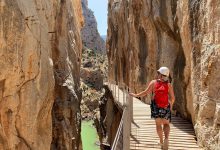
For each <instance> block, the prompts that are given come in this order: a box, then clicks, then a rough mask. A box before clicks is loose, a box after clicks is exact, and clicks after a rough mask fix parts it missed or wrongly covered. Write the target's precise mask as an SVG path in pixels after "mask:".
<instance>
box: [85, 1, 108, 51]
mask: <svg viewBox="0 0 220 150" xmlns="http://www.w3.org/2000/svg"><path fill="white" fill-rule="evenodd" d="M82 8H83V16H84V18H85V24H84V27H83V29H82V31H81V35H82V40H83V45H85V46H86V47H88V48H89V49H92V50H94V51H96V52H99V53H105V51H106V50H105V49H106V48H105V41H104V40H103V39H102V38H101V36H100V34H99V32H98V30H97V22H96V18H95V16H94V14H93V12H92V10H91V9H89V8H88V0H82Z"/></svg>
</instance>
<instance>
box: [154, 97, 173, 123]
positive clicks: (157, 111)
mask: <svg viewBox="0 0 220 150" xmlns="http://www.w3.org/2000/svg"><path fill="white" fill-rule="evenodd" d="M150 108H151V118H155V119H156V118H162V119H167V120H169V121H171V111H170V104H169V105H168V106H167V108H159V107H157V104H156V103H155V101H154V100H151V104H150Z"/></svg>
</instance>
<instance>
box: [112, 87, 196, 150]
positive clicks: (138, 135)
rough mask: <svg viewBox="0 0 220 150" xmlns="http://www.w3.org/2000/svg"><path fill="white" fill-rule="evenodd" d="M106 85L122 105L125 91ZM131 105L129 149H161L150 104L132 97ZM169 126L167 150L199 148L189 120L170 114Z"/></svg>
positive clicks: (116, 100)
mask: <svg viewBox="0 0 220 150" xmlns="http://www.w3.org/2000/svg"><path fill="white" fill-rule="evenodd" d="M108 86H109V88H110V89H111V91H112V93H113V96H114V98H115V102H116V103H117V104H118V105H119V106H121V107H123V106H124V105H125V102H126V98H127V96H126V93H125V92H123V91H122V90H121V89H119V88H118V86H117V85H114V84H108ZM129 105H130V104H129ZM132 105H133V107H132V109H133V121H132V123H131V131H130V132H131V134H130V141H127V142H126V143H130V149H131V150H150V149H152V150H156V149H158V150H159V149H161V148H160V146H159V145H157V142H158V141H159V138H158V136H157V133H156V128H155V122H154V119H151V117H150V106H149V105H147V104H144V103H142V102H141V101H140V100H138V99H137V98H133V104H132ZM122 122H124V121H123V120H122ZM124 124H127V123H124ZM170 127H171V129H170V138H169V150H197V149H200V148H199V147H198V145H197V141H196V136H195V133H194V129H193V126H192V124H191V123H190V122H188V121H186V120H183V119H182V118H180V117H174V116H172V122H171V124H170ZM118 139H120V141H118V143H123V141H122V140H123V139H122V138H118ZM125 145H126V144H125ZM121 147H122V146H121ZM115 149H117V148H115ZM120 149H121V148H120ZM121 150H122V149H121ZM123 150H125V149H123ZM126 150H127V149H126Z"/></svg>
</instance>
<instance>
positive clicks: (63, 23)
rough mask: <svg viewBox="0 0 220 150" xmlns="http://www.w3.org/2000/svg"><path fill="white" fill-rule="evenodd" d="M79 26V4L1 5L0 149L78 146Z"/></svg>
mask: <svg viewBox="0 0 220 150" xmlns="http://www.w3.org/2000/svg"><path fill="white" fill-rule="evenodd" d="M82 24H83V17H82V10H81V2H80V0H73V1H72V0H62V1H57V0H47V1H38V0H28V1H25V0H0V58H1V59H0V139H1V140H0V149H4V150H6V149H17V150H26V149H33V150H37V149H41V150H49V149H50V148H51V142H52V137H53V142H52V149H57V148H58V149H62V148H63V149H65V148H67V149H77V147H78V146H79V144H77V143H76V141H77V142H78V141H79V136H80V135H79V131H78V129H80V128H78V127H79V126H80V122H79V116H80V115H79V114H80V113H79V112H80V111H79V106H78V105H79V101H80V91H79V89H78V87H79V67H80V56H81V48H82V45H81V38H80V28H81V27H82ZM54 101H55V104H54ZM53 104H54V105H53ZM57 107H58V108H57ZM52 109H53V113H52ZM52 115H53V118H52ZM52 122H53V124H52ZM72 124H74V125H73V126H72ZM52 131H53V132H52ZM58 137H59V138H58ZM69 137H71V138H75V139H69ZM78 143H80V142H78ZM63 145H66V147H64V146H63ZM60 147H62V148H60Z"/></svg>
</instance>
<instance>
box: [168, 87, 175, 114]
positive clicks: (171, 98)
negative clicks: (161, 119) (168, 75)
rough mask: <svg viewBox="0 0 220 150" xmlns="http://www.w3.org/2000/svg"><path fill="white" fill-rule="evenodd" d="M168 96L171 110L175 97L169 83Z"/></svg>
mask: <svg viewBox="0 0 220 150" xmlns="http://www.w3.org/2000/svg"><path fill="white" fill-rule="evenodd" d="M169 95H170V101H171V110H172V109H173V104H174V102H175V96H174V92H173V86H172V85H171V84H170V83H169Z"/></svg>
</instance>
